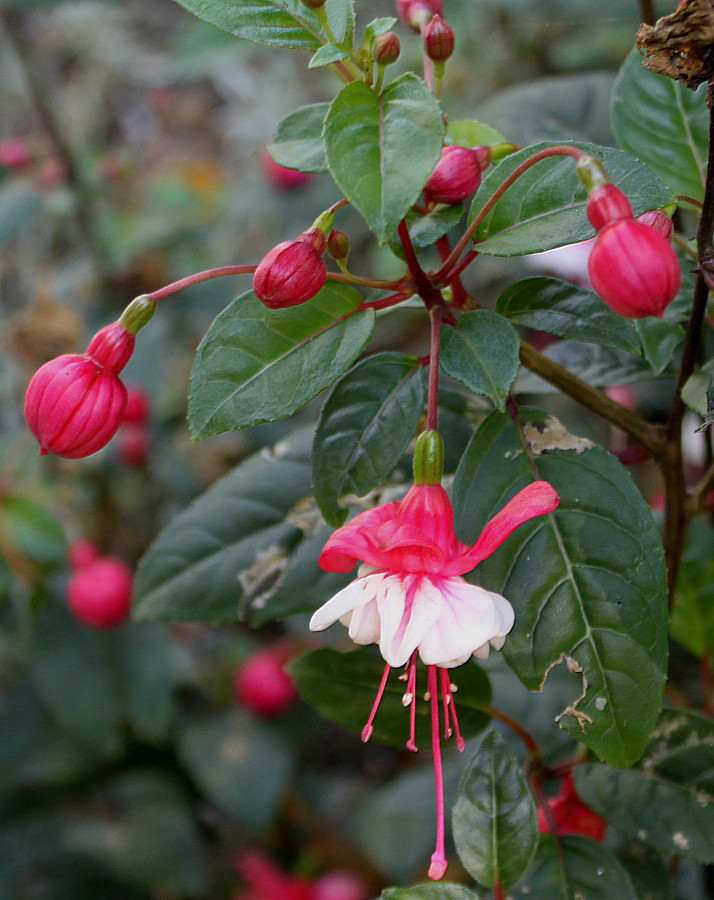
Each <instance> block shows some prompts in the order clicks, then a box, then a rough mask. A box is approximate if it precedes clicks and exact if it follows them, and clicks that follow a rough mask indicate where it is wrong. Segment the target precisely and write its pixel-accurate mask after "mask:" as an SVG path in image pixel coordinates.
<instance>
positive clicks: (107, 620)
mask: <svg viewBox="0 0 714 900" xmlns="http://www.w3.org/2000/svg"><path fill="white" fill-rule="evenodd" d="M132 589H133V580H132V575H131V571H130V569H129V567H128V566H127V565H126V563H124V562H122V560H120V559H115V558H114V557H112V556H102V557H100V558H99V559H97V560H95V561H94V562H91V563H89V564H88V565H86V566H82V567H81V568H79V569H77V570H76V571H75V572H74V574H73V575H72V576H71V577H70V579H69V581H68V582H67V604H68V606H69V608H70V610H71V612H72V613H73V614H74V616H75V617H76V618H77V619H79V621H80V622H83V623H84V624H85V625H89V626H90V627H92V628H113V627H114V626H115V625H119V624H121V622H123V621H124V620H125V619H126V617H127V616H128V615H129V608H130V606H131V593H132Z"/></svg>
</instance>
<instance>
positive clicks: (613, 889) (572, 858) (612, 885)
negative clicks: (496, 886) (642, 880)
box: [519, 834, 637, 900]
mask: <svg viewBox="0 0 714 900" xmlns="http://www.w3.org/2000/svg"><path fill="white" fill-rule="evenodd" d="M519 891H520V892H521V893H522V894H524V895H525V894H527V895H528V896H529V897H533V898H534V900H546V898H547V900H573V898H579V897H582V898H583V900H584V898H587V900H613V897H617V898H618V900H637V894H635V891H634V888H633V887H632V882H631V881H630V877H629V875H628V874H627V872H626V871H625V869H624V868H623V867H622V866H621V865H620V863H619V862H618V860H617V858H616V857H615V856H614V855H613V854H612V853H611V852H610V851H609V850H607V849H606V848H605V847H603V845H602V844H598V843H597V841H593V840H592V839H591V838H587V837H583V836H582V835H579V834H568V835H566V836H565V837H562V838H560V849H559V850H558V849H556V846H555V841H554V840H553V836H552V835H550V834H542V835H541V836H540V843H539V845H538V852H537V854H536V858H535V861H534V864H533V867H532V869H531V871H530V872H529V873H528V875H527V876H526V877H525V879H524V880H523V881H522V882H521V884H520V885H519Z"/></svg>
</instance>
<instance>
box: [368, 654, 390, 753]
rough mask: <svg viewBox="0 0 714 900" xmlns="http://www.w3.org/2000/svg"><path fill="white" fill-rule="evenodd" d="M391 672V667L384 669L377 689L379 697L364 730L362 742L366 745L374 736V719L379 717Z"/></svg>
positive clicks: (375, 700)
mask: <svg viewBox="0 0 714 900" xmlns="http://www.w3.org/2000/svg"><path fill="white" fill-rule="evenodd" d="M389 670H390V666H389V665H386V666H385V667H384V672H382V680H381V681H380V682H379V687H378V688H377V696H376V697H375V698H374V703H373V704H372V709H371V711H370V714H369V717H368V719H367V724H366V725H365V726H364V728H363V729H362V742H363V743H365V744H366V743H367V741H368V740H369V739H370V738H371V737H372V735H373V734H374V727H373V725H372V722H374V717H375V716H376V715H377V710H378V709H379V704H380V703H381V702H382V696H383V695H384V689H385V687H386V686H387V679H388V678H389Z"/></svg>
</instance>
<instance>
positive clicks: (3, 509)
mask: <svg viewBox="0 0 714 900" xmlns="http://www.w3.org/2000/svg"><path fill="white" fill-rule="evenodd" d="M0 520H1V521H2V528H3V531H4V532H5V534H6V536H7V539H8V541H9V542H10V545H11V546H12V547H13V548H14V549H15V550H16V551H17V552H19V553H21V554H22V555H23V556H25V557H27V558H28V559H29V560H30V561H31V562H33V563H34V564H35V565H38V566H41V567H43V568H53V567H57V566H61V565H63V564H64V563H65V561H66V557H67V541H66V540H65V536H64V531H63V529H62V525H61V524H60V522H59V521H58V520H57V519H56V518H55V517H54V516H53V515H52V513H51V512H49V511H48V510H47V509H45V507H44V506H40V504H39V503H35V501H34V500H29V499H28V498H27V497H20V496H18V495H16V494H5V495H4V496H2V498H0Z"/></svg>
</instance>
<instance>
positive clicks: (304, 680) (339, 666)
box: [287, 648, 491, 747]
mask: <svg viewBox="0 0 714 900" xmlns="http://www.w3.org/2000/svg"><path fill="white" fill-rule="evenodd" d="M287 668H288V670H289V671H290V674H291V675H292V677H293V678H294V680H295V683H296V684H297V686H298V690H299V691H300V696H301V697H302V698H303V699H304V700H306V701H307V702H308V703H309V704H310V705H311V706H314V707H315V709H316V710H317V711H318V712H319V713H320V715H321V716H324V717H325V718H326V719H332V720H333V721H335V722H339V723H340V725H344V727H345V728H348V729H349V730H350V731H353V732H355V733H356V734H361V733H362V729H363V728H364V725H365V723H366V721H367V717H368V716H369V712H370V710H371V708H372V704H373V702H374V698H375V696H376V694H377V687H378V686H379V682H380V679H381V677H382V672H383V671H384V660H383V659H382V658H381V657H380V656H378V655H377V654H375V653H372V652H371V651H368V650H355V651H353V652H351V653H338V652H337V651H336V650H331V649H329V648H323V649H321V650H313V651H312V652H310V653H306V654H305V655H304V656H301V657H299V658H298V659H295V660H293V661H292V662H290V663H289V664H288V666H287ZM450 672H451V674H452V679H453V681H454V682H455V683H456V685H457V686H458V688H459V691H458V694H456V695H455V697H454V699H455V701H456V708H457V710H458V716H459V725H460V726H461V732H462V734H463V735H464V737H469V736H471V735H473V734H476V733H477V732H479V731H481V730H482V729H483V728H485V727H486V725H488V722H489V717H488V715H487V714H486V713H484V712H482V709H483V706H484V705H486V704H487V703H488V702H489V700H490V694H491V691H490V686H489V683H488V678H487V677H486V675H485V674H484V672H483V670H482V669H480V668H479V667H478V666H477V665H476V664H475V663H473V664H472V663H468V664H467V665H465V666H462V667H460V668H459V669H453V670H450ZM398 676H399V673H398V672H391V673H390V678H389V681H388V682H387V687H386V689H385V692H384V697H383V698H382V702H381V704H380V707H379V712H378V713H377V717H376V719H375V721H374V740H375V741H378V742H379V743H382V744H390V745H391V746H394V747H403V746H404V745H405V744H406V741H407V738H408V736H409V711H408V710H407V709H405V708H404V706H403V704H402V697H403V696H404V691H405V687H404V682H403V681H400V680H399V677H398ZM422 687H425V683H424V685H422V686H417V691H416V694H417V700H416V703H417V707H416V742H417V746H419V747H422V746H423V747H428V746H431V716H430V710H429V704H428V703H427V702H426V701H424V700H422V694H423V690H422Z"/></svg>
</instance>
